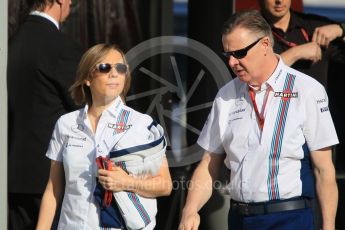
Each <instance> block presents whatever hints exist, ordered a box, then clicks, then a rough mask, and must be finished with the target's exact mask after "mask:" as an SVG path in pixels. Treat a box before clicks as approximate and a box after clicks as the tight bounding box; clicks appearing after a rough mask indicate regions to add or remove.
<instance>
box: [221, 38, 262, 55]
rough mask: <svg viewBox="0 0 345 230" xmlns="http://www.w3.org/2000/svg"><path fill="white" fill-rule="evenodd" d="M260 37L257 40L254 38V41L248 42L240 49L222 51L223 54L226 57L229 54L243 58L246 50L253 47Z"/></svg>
mask: <svg viewBox="0 0 345 230" xmlns="http://www.w3.org/2000/svg"><path fill="white" fill-rule="evenodd" d="M263 38H264V37H262V38H259V39H258V40H256V41H255V42H253V43H252V44H250V45H249V46H247V47H245V48H243V49H240V50H235V51H227V52H223V55H224V56H225V57H226V58H230V56H233V57H234V58H236V59H241V58H244V57H245V56H247V53H248V51H249V50H250V49H251V48H253V47H254V46H255V45H256V44H257V43H258V42H259V41H260V40H261V39H263Z"/></svg>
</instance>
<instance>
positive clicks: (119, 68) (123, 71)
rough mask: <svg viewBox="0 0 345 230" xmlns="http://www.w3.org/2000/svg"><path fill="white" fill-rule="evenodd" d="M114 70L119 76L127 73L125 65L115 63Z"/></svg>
mask: <svg viewBox="0 0 345 230" xmlns="http://www.w3.org/2000/svg"><path fill="white" fill-rule="evenodd" d="M115 68H116V71H117V72H118V73H119V74H126V73H127V65H125V64H122V63H117V64H116V65H115Z"/></svg>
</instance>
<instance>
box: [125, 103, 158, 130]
mask: <svg viewBox="0 0 345 230" xmlns="http://www.w3.org/2000/svg"><path fill="white" fill-rule="evenodd" d="M123 109H124V110H127V111H129V112H130V116H131V121H135V122H136V123H140V124H147V125H150V124H151V123H152V122H153V119H152V117H151V116H150V115H148V114H145V113H141V112H139V111H137V110H135V109H133V108H131V107H129V106H124V107H123Z"/></svg>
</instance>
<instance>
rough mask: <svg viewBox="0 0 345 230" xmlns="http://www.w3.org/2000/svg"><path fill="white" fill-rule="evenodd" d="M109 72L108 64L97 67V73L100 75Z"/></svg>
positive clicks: (109, 66)
mask: <svg viewBox="0 0 345 230" xmlns="http://www.w3.org/2000/svg"><path fill="white" fill-rule="evenodd" d="M110 70H111V65H110V64H99V66H98V71H99V72H101V73H109V71H110Z"/></svg>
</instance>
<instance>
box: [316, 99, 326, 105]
mask: <svg viewBox="0 0 345 230" xmlns="http://www.w3.org/2000/svg"><path fill="white" fill-rule="evenodd" d="M326 102H327V100H326V98H322V99H318V100H316V103H317V104H321V103H326Z"/></svg>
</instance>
